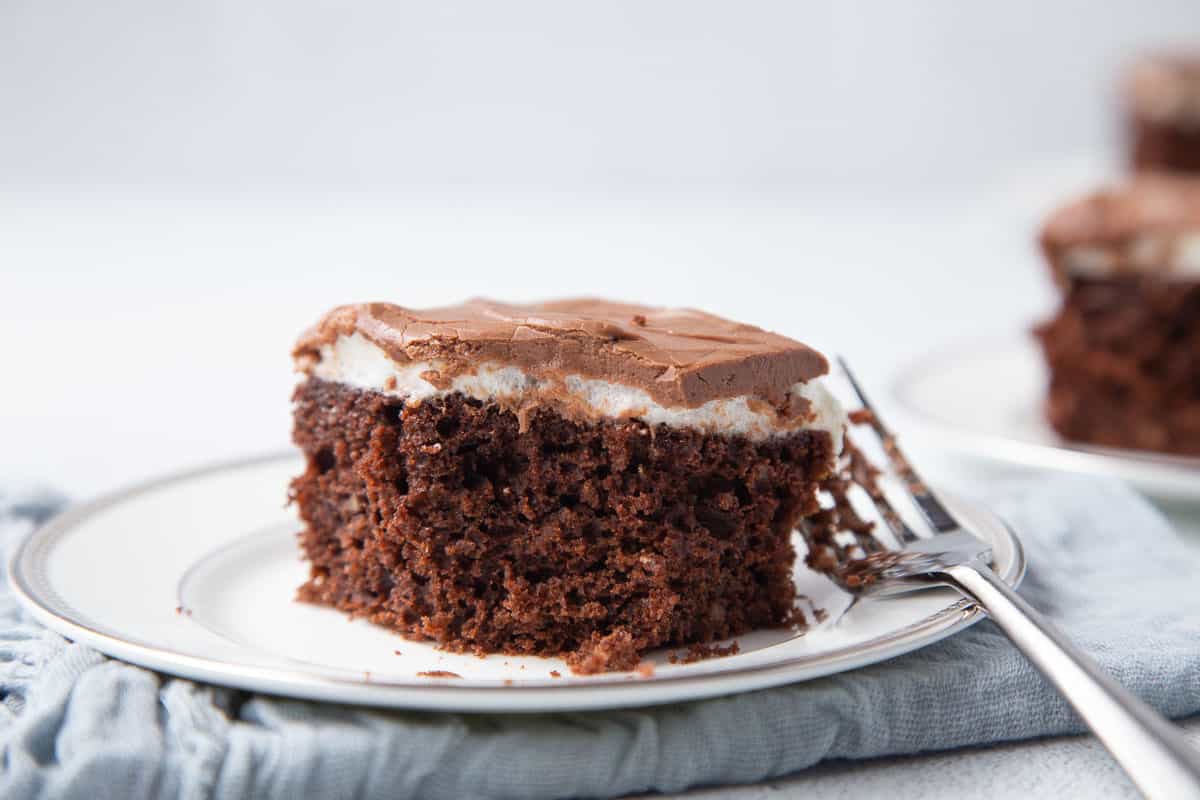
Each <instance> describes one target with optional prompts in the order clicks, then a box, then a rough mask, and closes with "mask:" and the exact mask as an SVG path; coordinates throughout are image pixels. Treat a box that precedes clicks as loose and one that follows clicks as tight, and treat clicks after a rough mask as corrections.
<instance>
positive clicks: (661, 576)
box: [292, 300, 845, 672]
mask: <svg viewBox="0 0 1200 800" xmlns="http://www.w3.org/2000/svg"><path fill="white" fill-rule="evenodd" d="M294 355H295V359H296V365H297V368H298V370H299V371H301V372H302V373H303V375H304V378H303V380H302V381H301V383H300V384H299V386H298V387H297V389H296V392H295V396H294V404H295V428H294V436H295V441H296V443H297V444H298V445H299V446H300V448H301V449H302V450H303V452H304V454H305V456H306V457H307V469H306V470H305V472H304V474H303V475H301V476H300V477H298V478H296V480H295V481H294V482H293V485H292V498H293V500H294V501H295V502H296V503H297V505H298V506H299V510H300V516H301V518H302V519H303V521H304V523H305V525H306V527H305V529H304V531H303V532H302V534H301V537H300V538H301V544H302V546H303V550H304V554H305V556H306V558H307V559H308V561H309V562H310V564H311V579H310V580H309V581H308V583H306V584H305V585H304V586H303V587H302V588H301V589H300V597H301V598H302V599H304V600H308V601H312V602H316V603H323V604H327V605H331V606H334V607H336V608H339V609H342V610H343V611H347V612H350V613H351V614H355V615H362V616H365V617H368V618H369V619H371V620H373V621H375V622H377V623H380V624H382V625H386V626H389V627H391V628H394V629H395V630H397V631H399V632H401V633H403V634H405V635H408V636H413V637H421V638H428V639H433V640H435V641H437V642H438V643H439V644H440V645H442V646H444V647H447V648H450V649H454V650H465V651H474V652H477V653H492V652H505V653H528V654H543V655H564V656H565V657H566V658H567V660H568V662H569V663H570V664H571V665H572V667H573V668H574V669H576V670H577V671H581V672H597V671H604V670H614V669H631V668H633V667H634V666H636V664H637V661H638V659H639V656H640V654H641V653H642V652H643V651H645V650H647V649H650V648H655V647H660V646H674V645H688V644H693V643H704V642H711V641H715V640H719V639H723V638H727V637H730V636H735V635H738V634H741V633H744V632H746V631H749V630H751V629H753V628H758V627H764V626H775V625H780V624H784V623H786V622H788V621H789V619H793V618H794V617H793V616H792V614H793V603H794V600H795V597H794V589H793V584H792V577H791V573H792V565H793V562H794V559H795V554H794V552H793V548H792V531H793V529H794V528H795V526H796V523H797V521H798V520H799V519H800V518H801V517H803V516H805V515H808V514H810V513H813V512H814V511H816V510H817V499H816V490H817V484H818V482H819V481H821V480H822V479H824V478H826V477H828V476H829V475H830V474H831V471H832V470H833V468H834V464H835V460H836V456H837V454H838V453H839V452H840V451H841V448H842V439H843V435H844V426H845V417H844V414H843V412H842V410H841V408H840V407H839V406H838V404H837V402H836V400H835V399H834V398H833V396H832V395H831V394H830V393H829V392H828V391H827V389H826V388H825V387H824V386H823V385H822V382H821V376H822V375H824V374H826V372H827V371H828V366H827V363H826V361H825V359H824V357H822V356H821V354H819V353H817V352H816V351H814V350H812V349H810V348H808V347H806V346H805V345H802V344H800V343H798V342H795V341H792V340H790V339H787V338H784V337H782V336H778V335H775V334H772V333H768V332H766V331H763V330H761V329H759V328H755V327H752V326H750V325H741V324H738V323H734V322H730V321H727V320H724V319H721V318H718V317H714V316H712V315H709V314H704V313H701V312H698V311H691V310H664V309H655V308H645V307H641V306H633V305H622V304H618V303H611V302H605V301H600V300H574V301H561V302H550V303H541V304H537V305H529V306H514V305H503V304H500V303H494V302H488V301H482V300H480V301H473V302H469V303H466V304H464V305H461V306H455V307H450V308H441V309H434V310H428V311H414V310H410V309H405V308H401V307H399V306H394V305H388V304H385V303H372V304H364V305H355V306H343V307H341V308H338V309H335V310H334V311H332V312H331V313H330V314H328V315H327V316H326V317H325V318H324V319H323V320H322V321H321V322H320V323H318V324H317V325H316V326H315V327H314V328H312V329H311V330H310V331H308V332H307V333H306V334H305V335H304V336H303V337H302V338H301V340H300V341H299V343H298V345H297V347H296V350H295V353H294Z"/></svg>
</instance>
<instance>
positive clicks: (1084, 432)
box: [1037, 176, 1200, 455]
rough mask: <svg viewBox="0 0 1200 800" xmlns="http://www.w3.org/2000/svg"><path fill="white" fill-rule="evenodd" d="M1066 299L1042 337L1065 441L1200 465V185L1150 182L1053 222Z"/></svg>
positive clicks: (1111, 192) (1050, 233) (1055, 422)
mask: <svg viewBox="0 0 1200 800" xmlns="http://www.w3.org/2000/svg"><path fill="white" fill-rule="evenodd" d="M1042 246H1043V249H1044V251H1045V254H1046V257H1047V259H1048V261H1049V262H1050V266H1051V268H1052V270H1053V272H1054V277H1055V280H1056V282H1057V283H1058V285H1059V286H1060V287H1061V289H1062V294H1063V302H1062V306H1061V308H1060V309H1059V311H1058V313H1057V314H1056V315H1055V316H1054V317H1053V318H1052V319H1050V320H1048V321H1047V322H1045V323H1044V324H1043V325H1042V326H1040V327H1039V328H1038V331H1037V334H1038V337H1039V339H1040V340H1041V343H1042V347H1043V350H1044V352H1045V357H1046V362H1047V365H1048V366H1049V370H1050V386H1049V395H1048V397H1047V402H1046V412H1047V416H1048V418H1049V421H1050V423H1051V425H1052V426H1053V427H1054V428H1055V430H1057V431H1058V432H1059V433H1060V434H1061V435H1063V436H1064V437H1066V438H1068V439H1073V440H1076V441H1080V442H1088V443H1093V444H1100V445H1110V446H1115V447H1127V448H1137V449H1143V450H1157V451H1162V452H1167V453H1175V454H1183V455H1200V178H1182V177H1164V176H1155V177H1149V176H1144V177H1141V178H1137V179H1134V180H1132V181H1130V182H1129V183H1127V184H1125V185H1124V186H1121V187H1117V188H1113V189H1108V190H1105V191H1101V192H1096V193H1094V194H1092V195H1090V196H1088V197H1085V198H1082V199H1080V200H1078V201H1076V202H1074V203H1072V204H1070V205H1068V206H1066V207H1064V208H1062V209H1060V210H1059V211H1058V212H1057V213H1055V214H1054V215H1053V216H1052V217H1051V218H1050V219H1049V220H1048V222H1047V223H1046V226H1045V228H1044V229H1043V231H1042Z"/></svg>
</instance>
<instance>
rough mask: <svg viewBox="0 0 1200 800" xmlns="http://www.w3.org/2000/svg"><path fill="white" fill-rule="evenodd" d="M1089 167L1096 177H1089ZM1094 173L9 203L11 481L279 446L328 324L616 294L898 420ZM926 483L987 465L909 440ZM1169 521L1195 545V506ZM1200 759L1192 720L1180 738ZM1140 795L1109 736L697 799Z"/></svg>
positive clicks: (5, 450)
mask: <svg viewBox="0 0 1200 800" xmlns="http://www.w3.org/2000/svg"><path fill="white" fill-rule="evenodd" d="M1080 163H1081V164H1085V165H1086V164H1087V162H1086V160H1083V161H1081V162H1080ZM1090 169H1091V167H1090V166H1087V167H1079V165H1068V166H1067V167H1065V168H1060V167H1056V168H1055V169H1053V170H1047V169H1031V170H1030V172H1029V174H1027V175H1024V176H1018V177H1016V178H1014V179H1013V180H1012V182H1011V183H1010V184H1008V185H1005V186H1002V187H994V188H992V189H990V190H986V191H979V190H971V191H965V190H962V189H955V188H953V187H946V188H944V189H940V190H936V191H934V190H925V191H923V192H922V193H921V194H912V193H902V192H895V193H891V194H890V195H887V196H880V195H879V194H877V193H875V192H871V193H867V192H855V191H853V190H852V189H848V188H844V187H843V188H841V189H839V190H837V191H828V190H827V191H813V192H812V193H810V194H809V195H807V196H805V197H801V198H796V197H787V198H779V197H761V196H758V197H745V196H738V195H734V194H720V193H709V194H707V195H705V196H703V197H697V196H685V195H675V196H666V195H661V196H655V197H642V198H638V199H636V200H633V201H631V200H630V199H629V198H625V199H621V200H614V199H611V198H608V199H606V198H596V197H592V198H589V199H586V200H581V199H579V198H568V197H545V196H542V197H536V198H515V199H514V198H513V197H511V196H506V197H503V198H501V197H491V198H489V197H487V196H486V195H485V196H483V199H479V197H478V196H476V197H475V199H473V200H472V201H471V202H470V203H466V202H463V198H461V197H456V196H452V195H440V196H428V195H426V196H420V197H417V196H408V197H395V196H392V197H379V196H369V195H361V194H360V195H322V196H316V195H312V194H309V195H305V196H281V195H274V196H263V195H257V196H255V195H231V194H229V193H223V194H208V195H203V196H197V195H192V196H187V197H183V196H169V195H163V194H162V193H157V194H150V193H146V192H139V191H136V190H121V191H116V190H113V191H98V190H93V191H91V192H88V193H82V194H81V193H72V192H67V191H42V192H38V193H28V192H26V193H22V194H16V193H10V194H0V341H2V342H3V343H4V346H3V350H2V351H0V352H3V358H4V365H3V371H2V373H0V374H3V375H4V378H3V379H2V381H0V385H3V387H4V392H3V400H0V442H3V447H0V477H16V478H19V479H23V480H40V481H42V482H45V483H47V484H50V485H53V486H56V487H58V488H59V489H61V490H62V491H64V492H66V493H68V494H69V495H71V496H72V497H76V498H81V497H87V496H91V495H95V494H97V493H101V492H104V491H107V490H110V489H113V488H116V487H118V486H122V485H126V484H129V483H131V482H135V481H139V480H143V479H146V478H149V477H152V476H156V475H159V474H161V473H163V472H165V471H169V470H175V469H180V468H185V467H189V466H194V465H197V464H200V463H204V462H211V461H214V460H218V459H226V458H235V457H238V456H242V455H246V454H249V453H256V452H263V451H269V450H275V449H282V448H284V447H287V446H288V426H289V418H288V411H289V402H288V396H289V392H290V388H291V385H292V383H293V380H294V378H293V376H292V375H291V373H290V360H289V356H288V353H289V350H290V346H291V343H292V341H293V339H294V338H295V336H296V334H297V332H298V331H299V330H300V329H302V328H303V327H304V326H306V325H307V324H309V323H311V322H312V321H313V320H314V319H315V318H316V317H317V315H318V314H320V313H321V312H322V311H323V310H325V309H326V308H327V307H329V306H331V305H333V304H335V303H339V302H346V301H354V300H361V299H388V300H393V301H396V302H400V303H402V304H406V305H412V306H417V307H420V306H424V305H431V304H437V303H447V302H453V301H455V300H458V299H461V298H464V297H467V296H472V295H489V296H494V297H497V298H500V299H510V300H520V299H531V298H538V297H551V296H562V295H578V294H601V295H606V296H613V297H624V298H629V299H631V300H638V301H645V302H649V303H655V304H678V305H691V306H698V307H703V308H706V309H709V310H712V311H715V312H718V313H722V314H725V315H728V316H732V317H735V318H741V319H746V320H750V321H753V322H755V323H758V324H760V325H763V326H765V327H768V328H773V329H775V330H778V331H780V332H783V333H786V334H790V335H792V336H795V337H796V338H800V339H802V340H806V341H809V342H811V343H813V344H814V345H817V346H819V347H822V348H823V349H826V350H827V351H837V352H840V353H843V354H845V355H846V356H847V357H848V358H849V359H850V360H851V363H853V364H854V365H855V367H856V369H857V371H858V372H859V373H861V374H862V375H863V376H865V377H866V383H867V384H868V387H869V388H870V389H871V390H872V391H873V393H874V395H875V396H876V397H878V398H879V399H880V400H881V401H883V404H884V405H886V400H887V387H888V385H889V382H890V380H891V378H892V377H893V376H895V375H896V374H898V373H899V371H901V370H902V369H903V368H904V365H905V364H906V363H907V362H908V360H909V359H911V358H913V357H914V356H916V355H919V354H920V353H922V352H923V351H925V350H927V349H929V348H931V347H933V346H936V345H938V344H941V343H945V342H946V341H947V340H955V339H966V338H969V337H976V336H988V335H994V334H1003V333H1005V332H1012V333H1013V335H1019V334H1020V332H1021V331H1023V330H1025V329H1026V328H1027V327H1028V325H1029V323H1030V322H1031V321H1032V320H1033V319H1035V318H1037V316H1038V315H1040V314H1041V313H1044V311H1045V310H1046V309H1047V308H1049V307H1050V305H1051V304H1052V298H1053V296H1052V293H1051V290H1050V287H1049V284H1048V282H1047V281H1046V280H1045V277H1044V274H1043V271H1042V267H1041V265H1040V263H1039V262H1038V259H1037V255H1036V253H1035V251H1034V249H1033V246H1032V243H1031V231H1032V228H1033V225H1034V224H1035V221H1036V219H1037V217H1038V214H1039V213H1040V211H1041V210H1042V209H1043V208H1044V207H1045V202H1044V199H1045V198H1047V197H1049V198H1051V199H1053V198H1054V197H1056V196H1060V195H1061V192H1062V190H1063V189H1064V188H1065V187H1068V186H1074V185H1077V184H1078V183H1079V182H1080V180H1081V176H1083V175H1087V174H1089V172H1088V171H1089V170H1090ZM909 444H910V446H911V447H913V448H914V449H916V450H917V451H918V452H919V454H920V455H921V456H922V457H921V458H920V459H919V460H921V461H922V462H924V463H925V464H926V465H927V471H928V472H930V473H931V477H933V478H934V479H935V480H942V481H946V482H963V483H966V484H967V485H969V483H970V481H978V480H987V478H988V476H989V474H990V473H989V472H988V471H987V470H986V469H981V468H979V467H972V468H971V469H969V470H968V469H966V468H964V465H962V464H961V463H959V462H952V461H949V460H946V459H944V458H942V457H941V456H940V455H939V454H936V453H929V452H927V451H925V450H924V449H923V448H922V444H921V442H919V441H914V440H911V439H910V440H909ZM1172 513H1174V514H1176V516H1175V519H1176V520H1177V522H1178V524H1179V525H1180V527H1181V529H1183V530H1186V531H1187V532H1188V534H1187V535H1189V537H1190V540H1191V541H1192V542H1194V543H1197V547H1198V548H1200V525H1198V524H1197V522H1196V517H1195V516H1194V514H1193V512H1192V511H1190V510H1188V509H1177V510H1175V511H1173V512H1172ZM1188 728H1189V730H1190V732H1191V736H1192V738H1193V740H1197V741H1200V722H1196V721H1193V722H1191V723H1190V724H1189V725H1188ZM1035 787H1036V790H1037V792H1038V793H1049V792H1051V791H1052V792H1054V793H1055V794H1057V795H1059V796H1090V797H1108V796H1128V795H1130V794H1131V793H1132V787H1131V786H1130V785H1129V784H1128V782H1127V781H1126V780H1125V779H1124V778H1123V777H1122V776H1121V775H1120V774H1119V772H1118V771H1117V770H1116V769H1115V767H1113V766H1112V764H1111V763H1110V762H1109V761H1108V759H1107V758H1106V757H1104V756H1103V754H1102V752H1101V751H1099V749H1098V747H1097V745H1096V744H1095V742H1094V740H1091V739H1089V738H1085V737H1077V738H1070V739H1063V740H1049V741H1039V742H1033V743H1022V744H1015V745H1007V746H1003V747H991V748H984V749H978V750H971V751H966V752H955V753H948V754H934V755H928V756H922V757H919V758H901V759H886V760H880V761H875V762H869V763H853V764H829V765H824V766H821V767H819V768H818V769H814V770H811V771H809V772H807V773H804V774H803V775H800V776H798V777H794V778H791V779H788V780H784V781H776V782H772V783H770V784H769V785H760V786H755V787H744V788H741V789H727V790H705V791H699V792H693V793H692V794H691V795H689V796H695V797H715V796H732V797H742V798H764V797H790V796H800V795H809V794H814V795H817V796H822V797H826V796H827V797H843V796H844V797H851V796H853V797H864V796H874V795H877V794H884V793H885V792H886V793H887V794H888V795H890V796H893V797H918V796H921V797H928V796H938V795H945V796H954V797H960V798H961V797H974V796H979V797H984V796H988V797H996V796H1013V797H1018V796H1020V797H1024V796H1028V795H1029V793H1030V791H1031V790H1033V788H1035Z"/></svg>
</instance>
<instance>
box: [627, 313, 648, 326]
mask: <svg viewBox="0 0 1200 800" xmlns="http://www.w3.org/2000/svg"><path fill="white" fill-rule="evenodd" d="M630 322H632V323H633V324H634V325H637V326H638V327H639V328H644V327H646V315H645V314H634V315H633V319H631V320H630Z"/></svg>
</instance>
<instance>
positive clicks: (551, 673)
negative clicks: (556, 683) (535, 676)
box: [550, 669, 562, 678]
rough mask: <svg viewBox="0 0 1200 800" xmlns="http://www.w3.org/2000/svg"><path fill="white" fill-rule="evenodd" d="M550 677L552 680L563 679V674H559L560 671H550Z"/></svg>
mask: <svg viewBox="0 0 1200 800" xmlns="http://www.w3.org/2000/svg"><path fill="white" fill-rule="evenodd" d="M550 677H551V678H561V677H562V673H561V672H559V671H558V670H556V669H552V670H550Z"/></svg>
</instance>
